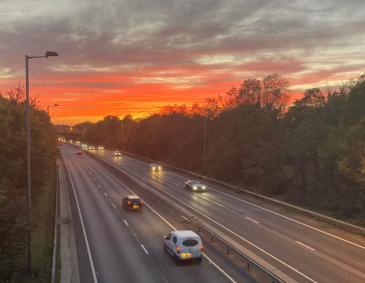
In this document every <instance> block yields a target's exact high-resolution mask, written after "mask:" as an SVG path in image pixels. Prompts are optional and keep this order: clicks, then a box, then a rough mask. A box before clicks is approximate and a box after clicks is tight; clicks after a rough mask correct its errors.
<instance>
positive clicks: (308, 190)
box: [73, 74, 365, 225]
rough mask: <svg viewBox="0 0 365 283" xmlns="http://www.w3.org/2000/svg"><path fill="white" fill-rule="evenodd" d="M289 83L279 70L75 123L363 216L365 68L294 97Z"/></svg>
mask: <svg viewBox="0 0 365 283" xmlns="http://www.w3.org/2000/svg"><path fill="white" fill-rule="evenodd" d="M287 88H288V81H287V80H285V79H284V78H282V77H280V76H279V75H276V74H273V75H269V76H266V77H265V78H263V79H262V80H260V79H255V78H251V79H247V80H245V81H243V83H242V84H241V85H240V86H239V87H238V88H232V89H230V90H229V91H228V92H227V93H226V94H225V95H223V96H218V97H216V98H212V99H208V100H207V102H206V103H205V104H203V105H193V106H192V107H186V106H184V105H174V106H166V107H164V108H163V109H162V110H161V112H160V113H157V114H154V115H152V116H150V117H147V118H144V119H140V120H138V121H136V120H133V119H132V117H131V116H126V117H124V118H123V119H120V118H118V117H116V116H107V117H105V118H104V119H103V120H102V121H99V122H97V123H95V124H93V123H89V122H87V123H82V124H79V125H76V126H74V127H73V131H74V133H77V134H79V135H80V136H81V139H82V140H83V141H85V142H88V143H91V144H95V145H104V146H106V147H109V148H120V149H122V150H125V151H127V152H131V153H134V154H137V155H141V156H144V157H147V158H151V159H155V160H160V161H163V162H166V163H169V164H172V165H175V166H177V167H181V168H185V169H189V170H193V171H196V172H199V173H203V174H206V175H208V176H211V177H214V178H217V179H220V180H223V181H226V182H230V183H232V184H237V185H239V186H242V187H246V188H248V189H250V190H252V191H255V192H259V193H262V194H265V195H269V196H274V197H276V198H280V199H283V200H286V201H289V202H291V203H294V204H298V205H300V206H303V207H307V208H310V209H314V210H317V211H320V212H322V213H326V214H329V215H331V216H334V217H338V218H342V219H345V220H347V221H352V222H354V223H356V224H359V225H365V220H364V219H365V77H364V76H362V77H359V79H357V80H353V81H349V82H348V83H347V84H345V85H344V86H342V87H340V88H339V89H337V90H335V91H327V92H323V91H322V90H320V89H319V88H312V89H308V90H306V91H305V92H304V94H303V96H301V98H300V99H297V100H295V101H294V102H293V101H292V102H291V103H290V104H289V101H290V100H289V98H290V92H289V91H288V89H287ZM205 122H206V137H207V139H206V158H205V159H204V157H203V143H204V138H203V137H204V123H205Z"/></svg>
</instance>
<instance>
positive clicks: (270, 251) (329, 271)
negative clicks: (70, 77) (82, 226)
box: [65, 145, 365, 283]
mask: <svg viewBox="0 0 365 283" xmlns="http://www.w3.org/2000/svg"><path fill="white" fill-rule="evenodd" d="M65 146H66V148H67V151H68V153H69V155H70V154H74V152H75V151H76V149H75V148H74V147H72V146H70V145H65ZM92 154H94V155H95V156H98V157H99V158H102V159H105V160H107V161H109V162H112V163H114V164H116V165H117V166H119V167H120V168H121V169H123V170H124V171H125V172H127V173H128V172H129V173H130V174H132V175H134V176H137V177H138V178H140V179H143V180H145V181H146V182H148V183H149V184H151V189H156V190H164V191H165V192H167V193H168V194H170V195H171V196H173V197H174V198H176V199H177V200H178V201H179V202H181V203H183V204H184V205H185V206H186V207H187V208H188V209H191V211H194V213H196V215H197V217H199V218H201V219H204V220H206V221H211V223H214V225H215V226H216V227H217V228H219V229H220V230H221V231H222V232H224V233H226V234H227V235H229V236H231V237H232V238H234V239H235V240H238V241H240V243H241V244H242V245H244V246H245V247H247V248H248V249H250V250H251V251H253V252H255V254H257V255H259V256H260V257H262V258H263V259H265V260H266V261H268V262H270V263H271V264H272V265H274V266H275V267H277V268H278V269H280V270H281V271H283V272H284V273H286V274H288V275H289V276H290V277H292V278H294V279H295V280H297V281H298V282H331V283H332V282H341V283H342V282H351V283H355V282H365V240H364V239H361V238H359V237H356V238H355V237H347V236H346V235H344V233H336V231H333V230H335V228H334V229H333V230H332V229H331V231H329V230H323V229H322V228H316V227H313V226H311V225H310V224H307V223H303V222H300V221H297V220H295V219H292V218H290V217H288V216H286V215H281V214H278V213H275V212H273V211H271V210H268V209H265V208H263V207H260V206H257V205H255V204H252V203H250V202H247V201H245V200H244V198H243V197H242V196H240V195H237V194H235V193H232V192H230V191H229V190H225V189H222V188H220V187H219V186H217V185H215V184H209V183H208V184H207V185H208V191H207V192H206V193H203V194H197V193H192V192H190V191H186V190H185V189H184V186H183V185H184V182H185V181H186V180H187V177H186V176H184V175H180V174H177V173H175V172H171V171H168V170H162V172H151V169H150V167H149V166H148V163H146V162H143V161H141V160H138V159H135V158H132V157H129V156H127V155H123V156H122V157H114V155H113V152H111V151H108V150H105V151H94V152H92ZM70 163H71V162H70ZM79 163H80V161H73V162H72V164H73V165H72V166H73V167H72V171H73V176H74V178H75V180H76V181H77V184H78V186H79V187H80V188H83V186H85V185H86V184H88V185H89V186H90V187H88V188H87V189H85V190H87V191H90V193H87V194H86V193H84V194H83V193H82V191H80V190H81V189H79V193H80V198H82V199H83V202H85V205H84V207H85V210H87V209H89V210H90V213H91V215H94V216H91V217H95V223H94V222H93V223H92V224H91V223H90V224H89V225H90V226H92V227H94V226H95V228H94V229H95V230H96V233H97V234H103V236H101V235H100V237H101V238H102V239H104V238H105V241H106V242H108V241H111V237H113V236H112V235H115V237H116V238H118V239H119V238H123V239H124V237H125V238H128V235H129V238H128V239H129V241H131V244H130V246H131V247H132V246H133V245H132V242H133V237H130V234H128V233H127V231H124V230H125V227H124V228H123V229H124V230H123V229H122V231H124V232H123V233H122V232H121V231H120V232H119V233H117V232H116V231H115V230H116V229H121V228H120V227H119V228H118V225H117V223H118V220H120V219H119V218H118V217H117V216H114V218H116V220H115V221H114V222H112V220H111V219H113V217H112V213H111V212H110V205H107V204H106V203H104V204H99V201H97V200H96V199H97V197H98V198H100V194H96V192H95V191H96V190H95V189H91V188H93V185H92V182H91V181H90V178H89V177H88V176H87V175H86V173H85V171H83V170H82V167H81V165H78V164H79ZM70 166H71V165H70ZM74 171H75V172H74ZM98 176H99V177H100V178H101V176H102V174H99V173H98ZM88 178H89V179H88ZM106 179H107V178H105V177H104V179H103V180H106ZM105 182H106V181H105ZM110 190H112V189H110ZM109 193H110V194H112V191H110V192H109ZM92 196H93V197H92ZM89 206H91V207H93V206H98V207H99V206H100V207H101V206H103V207H104V206H105V208H98V210H100V212H102V215H106V214H107V211H109V212H108V213H109V214H110V216H108V217H103V219H104V218H105V219H107V223H108V225H107V224H105V223H100V224H96V223H98V221H101V222H102V219H100V217H101V216H100V214H99V213H96V212H95V210H92V209H91V208H89ZM96 214H98V215H96ZM109 214H108V215H109ZM89 217H90V216H89ZM149 217H152V218H154V219H155V220H154V221H155V222H156V223H159V224H156V227H153V228H154V229H155V228H156V229H157V230H158V231H156V232H153V231H151V232H147V231H148V230H143V228H141V226H143V225H138V224H137V222H138V223H139V221H140V222H141V223H142V221H145V222H143V223H145V225H146V226H144V227H149V226H148V223H150V222H149V221H152V220H147V219H145V218H149ZM135 219H137V220H135ZM212 220H213V222H212ZM128 221H137V222H136V224H135V225H133V227H139V228H138V229H142V230H141V232H142V233H144V232H145V233H147V234H150V233H156V236H155V238H156V239H155V238H154V239H155V240H152V236H151V237H147V238H145V239H143V241H147V242H148V243H150V242H151V244H149V249H151V257H152V253H153V257H156V258H158V259H161V261H162V258H163V264H162V263H161V264H162V266H163V268H161V265H160V264H158V265H157V266H153V265H151V266H150V267H149V268H145V269H144V268H143V269H142V270H143V272H138V273H137V274H138V276H143V274H149V276H151V278H156V280H157V281H159V280H160V281H161V278H163V277H161V276H162V274H164V276H165V277H167V278H171V277H169V276H170V271H165V273H162V271H161V270H164V268H165V266H166V270H170V269H171V274H172V273H174V272H175V271H176V272H181V274H179V275H177V274H175V278H181V277H180V276H188V275H189V276H190V275H191V276H193V277H194V278H195V280H196V281H199V282H207V281H208V280H209V281H211V280H213V281H214V280H216V281H217V280H218V281H220V282H221V280H226V278H224V277H223V276H222V275H221V274H219V272H217V271H216V270H214V268H212V267H210V271H208V270H206V269H205V268H208V267H206V266H205V265H204V266H203V267H200V266H196V267H189V268H186V269H183V268H181V269H180V268H177V267H175V266H173V264H172V263H171V262H170V261H169V260H168V259H166V258H165V257H162V256H161V251H160V238H159V237H161V235H162V234H164V233H166V232H167V231H168V230H169V227H167V226H166V225H165V224H164V223H163V222H162V221H160V220H159V219H158V218H157V217H156V216H154V215H153V214H152V213H146V215H143V216H139V215H138V216H137V215H136V216H135V215H128ZM109 222H110V223H109ZM119 222H120V221H119ZM100 226H102V227H103V229H104V228H105V230H103V229H100ZM119 226H120V225H119ZM98 227H99V230H98ZM90 229H91V228H90ZM136 229H137V228H136ZM97 231H99V233H98V232H97ZM105 231H108V233H107V235H106V233H105ZM118 231H119V230H118ZM91 234H92V233H91ZM119 234H120V235H124V234H126V235H125V236H123V237H120V236H119ZM117 235H118V237H117ZM115 241H116V240H115ZM118 241H119V240H118ZM152 242H153V243H152ZM106 245H107V247H108V248H109V249H111V250H114V249H118V248H119V249H121V247H120V245H117V247H116V248H113V247H114V246H113V245H110V243H109V244H106ZM109 245H110V247H109ZM95 249H96V251H95V252H98V253H105V251H104V250H103V251H102V250H100V251H98V249H97V248H95ZM154 249H155V250H154ZM141 252H143V251H141V250H139V251H138V249H136V250H135V254H133V255H136V256H135V258H136V261H137V262H138V261H142V259H141V257H140V254H141ZM137 254H138V259H137ZM98 258H102V257H99V256H97V257H96V259H98ZM147 259H148V257H146V258H144V259H143V260H146V261H147ZM121 260H122V259H121ZM166 260H167V261H166ZM111 261H112V262H111V263H110V264H111V266H113V260H112V259H111ZM108 262H109V261H108ZM122 262H123V263H124V262H127V259H123V260H122ZM143 264H146V263H145V262H140V263H139V264H138V266H139V265H141V266H142V265H143ZM107 265H108V264H107ZM114 265H115V263H114ZM97 266H100V267H102V266H103V263H101V262H97ZM126 266H128V265H127V263H126ZM134 266H136V265H134ZM157 267H159V268H157ZM167 267H168V268H167ZM130 268H131V269H130V271H131V272H132V271H133V270H134V269H133V268H132V267H130ZM157 270H160V271H159V272H157ZM182 270H183V271H182ZM137 274H136V276H137ZM152 274H153V275H152ZM208 274H210V275H208ZM213 274H214V275H213ZM103 276H106V275H103ZM159 276H160V277H159ZM217 276H218V277H217ZM218 278H219V279H218ZM142 279H143V278H142ZM183 281H184V280H183Z"/></svg>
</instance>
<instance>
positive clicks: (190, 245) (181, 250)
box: [164, 230, 203, 262]
mask: <svg viewBox="0 0 365 283" xmlns="http://www.w3.org/2000/svg"><path fill="white" fill-rule="evenodd" d="M164 248H165V250H166V252H168V253H169V254H170V255H171V256H172V257H173V258H174V259H175V260H176V261H177V262H179V261H186V260H197V261H198V262H201V260H202V257H203V256H202V251H203V243H202V240H201V238H200V237H199V235H198V234H196V233H195V232H193V231H191V230H181V231H171V232H170V233H169V234H168V235H167V236H165V237H164Z"/></svg>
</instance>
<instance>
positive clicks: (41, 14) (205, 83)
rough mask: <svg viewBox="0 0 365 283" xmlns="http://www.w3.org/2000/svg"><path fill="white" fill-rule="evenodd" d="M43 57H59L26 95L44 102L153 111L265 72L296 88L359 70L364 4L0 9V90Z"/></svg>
mask: <svg viewBox="0 0 365 283" xmlns="http://www.w3.org/2000/svg"><path fill="white" fill-rule="evenodd" d="M45 50H56V51H58V52H59V54H60V57H57V58H49V59H48V60H45V59H44V60H37V61H32V62H31V76H32V87H33V88H32V90H33V91H34V92H37V93H40V94H41V96H42V95H43V96H44V97H45V99H46V100H47V99H49V97H51V96H52V95H53V96H55V97H56V98H57V97H60V98H62V93H63V92H64V93H77V94H79V95H80V96H87V95H88V94H91V95H97V94H100V95H102V94H103V95H104V94H113V96H111V97H109V98H110V99H112V100H114V99H115V100H118V99H119V97H118V95H125V94H126V93H128V95H129V96H130V97H134V96H136V95H139V96H141V97H144V96H145V95H147V96H148V94H146V93H147V92H149V93H150V92H153V93H156V94H157V95H156V96H155V97H154V99H155V102H156V104H154V105H157V104H158V103H157V102H158V101H164V102H166V101H169V99H170V101H171V102H174V101H177V100H176V96H177V95H184V96H183V97H182V98H181V99H179V100H178V101H181V100H183V101H186V102H187V103H190V102H191V101H196V99H195V97H199V98H200V99H202V98H203V97H204V95H210V94H212V93H214V92H215V93H220V92H222V91H224V88H226V87H228V86H229V85H237V84H239V83H240V81H242V80H243V79H244V78H246V77H249V76H250V77H252V76H263V75H266V74H268V73H272V72H278V73H280V74H282V75H284V76H286V77H287V78H288V79H289V80H290V81H291V83H292V85H293V88H296V89H299V88H301V87H304V86H310V85H312V84H313V85H315V84H316V83H320V84H322V83H323V82H324V81H327V80H329V81H332V80H333V81H334V82H335V81H336V82H337V81H338V80H339V78H344V79H346V76H348V75H349V74H352V73H356V72H363V71H364V69H365V62H364V59H363V58H365V7H364V5H363V0H348V1H346V3H345V4H344V2H343V1H342V0H323V1H315V0H293V1H281V0H245V1H244V0H231V1H221V0H199V1H197V0H184V1H181V0H139V1H135V0H123V1H120V0H79V1H76V0H63V1H41V0H17V1H13V0H11V1H10V0H3V1H0V62H1V66H0V79H1V81H0V89H2V88H4V87H8V86H10V85H12V84H14V83H16V82H17V81H22V80H23V79H24V77H23V76H24V55H25V54H32V55H38V54H43V53H44V51H45ZM142 87H145V89H142ZM194 90H195V92H194ZM144 92H145V93H144ZM197 93H198V94H197ZM158 95H160V96H158ZM187 95H189V96H187ZM184 99H185V100H184ZM69 102H70V103H71V102H72V101H69ZM45 103H46V102H45ZM74 103H76V101H74ZM131 103H133V101H132V100H131ZM148 103H152V101H149V102H148ZM150 105H152V104H150ZM129 106H130V108H131V109H134V108H133V107H134V105H132V104H130V105H129ZM151 109H152V108H151ZM153 109H154V108H153ZM57 111H59V113H60V114H61V113H63V112H62V111H63V110H61V109H59V110H57ZM107 111H108V109H107V108H106V109H105V112H107ZM64 113H66V112H64ZM73 116H77V115H73Z"/></svg>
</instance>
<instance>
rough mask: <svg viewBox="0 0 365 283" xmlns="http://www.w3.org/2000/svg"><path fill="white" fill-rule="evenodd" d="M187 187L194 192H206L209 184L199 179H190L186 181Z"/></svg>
mask: <svg viewBox="0 0 365 283" xmlns="http://www.w3.org/2000/svg"><path fill="white" fill-rule="evenodd" d="M185 189H187V190H191V191H193V192H205V191H206V190H207V186H206V185H204V184H202V183H200V182H199V181H197V180H189V181H186V182H185Z"/></svg>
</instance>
